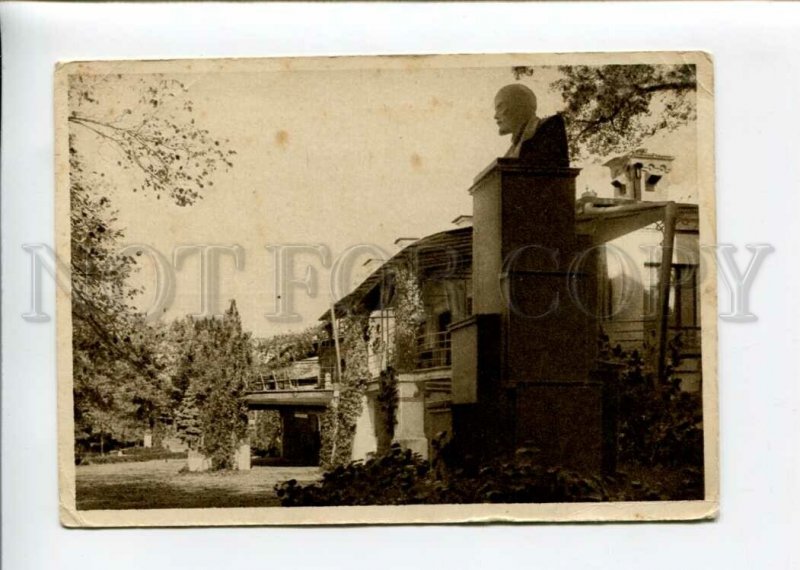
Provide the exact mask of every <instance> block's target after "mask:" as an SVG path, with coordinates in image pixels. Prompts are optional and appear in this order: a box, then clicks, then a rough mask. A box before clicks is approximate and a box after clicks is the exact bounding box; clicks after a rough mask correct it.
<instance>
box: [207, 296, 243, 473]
mask: <svg viewBox="0 0 800 570" xmlns="http://www.w3.org/2000/svg"><path fill="white" fill-rule="evenodd" d="M208 323H209V324H211V325H212V326H211V330H212V331H213V335H212V336H214V337H216V342H215V343H214V345H210V346H208V345H207V346H206V347H205V348H206V352H205V357H206V358H205V365H204V374H203V383H204V384H205V386H206V398H205V401H204V403H203V405H202V407H201V408H200V423H201V426H202V430H203V445H202V451H203V453H204V454H205V455H206V456H207V457H209V458H210V459H211V467H212V468H213V469H230V468H232V467H233V463H234V453H235V451H236V449H237V448H238V444H239V442H240V441H241V440H242V438H243V437H244V435H245V433H246V430H247V406H246V404H245V403H244V401H243V400H242V396H243V395H244V391H245V388H246V386H247V382H248V380H249V377H250V375H251V373H252V365H253V357H252V344H251V339H250V334H249V333H245V332H243V331H242V321H241V318H240V317H239V311H238V310H237V308H236V302H235V301H231V304H230V307H229V308H228V310H227V311H225V315H224V316H223V318H222V320H221V321H217V320H215V319H210V320H209V321H208Z"/></svg>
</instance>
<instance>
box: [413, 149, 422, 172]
mask: <svg viewBox="0 0 800 570" xmlns="http://www.w3.org/2000/svg"><path fill="white" fill-rule="evenodd" d="M411 168H413V169H414V170H422V157H421V156H420V155H418V154H417V153H416V152H415V153H414V154H412V155H411Z"/></svg>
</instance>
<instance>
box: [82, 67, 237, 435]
mask: <svg viewBox="0 0 800 570" xmlns="http://www.w3.org/2000/svg"><path fill="white" fill-rule="evenodd" d="M120 85H127V86H128V87H130V89H120V88H119V86H120ZM186 91H187V90H186V88H185V86H184V85H182V84H181V83H180V82H177V81H172V80H167V79H164V78H162V77H160V76H153V77H150V78H144V77H142V76H135V77H134V76H124V77H123V76H121V75H103V76H94V75H80V74H75V75H73V76H71V77H70V89H69V105H70V111H69V117H68V122H69V125H70V131H69V138H68V142H69V166H70V221H71V266H70V274H71V290H72V319H73V330H72V333H73V382H74V416H75V439H76V446H78V447H80V446H86V445H88V444H89V443H93V442H97V441H98V440H99V442H100V445H101V447H102V446H103V441H104V440H121V441H134V440H136V439H137V438H138V437H139V436H141V433H142V431H143V429H147V428H153V427H154V426H156V425H158V422H160V421H161V420H162V419H164V418H165V416H169V415H171V410H172V409H174V408H176V407H177V406H178V404H179V403H180V400H181V399H182V396H183V391H184V390H185V387H184V388H180V389H178V390H175V389H174V387H173V386H172V385H171V382H172V379H173V374H172V372H173V371H174V367H175V365H176V361H175V354H170V349H169V346H170V343H169V340H171V339H170V338H169V337H170V335H171V333H172V331H170V330H166V329H164V328H163V327H159V326H157V325H148V324H146V323H144V321H143V319H142V318H141V316H140V315H138V314H136V312H135V311H134V309H133V308H132V307H131V301H132V300H133V299H134V298H135V296H136V295H137V294H138V293H140V290H138V289H135V288H133V287H131V286H130V285H129V279H130V277H131V276H132V274H133V273H134V271H135V270H136V262H135V260H136V256H137V255H141V252H139V253H137V254H134V255H122V254H120V253H119V251H118V250H119V247H120V243H121V240H122V239H123V238H124V230H123V229H122V228H119V227H118V226H117V217H116V212H115V210H114V209H113V207H112V204H111V201H110V198H109V195H110V194H112V193H113V191H115V188H114V185H113V184H112V182H110V180H111V179H112V178H114V177H113V176H106V174H112V173H115V174H118V173H120V172H122V171H125V170H130V171H132V172H135V173H136V176H135V177H134V179H133V180H132V181H131V188H132V190H133V191H134V192H136V191H138V190H148V191H151V192H152V193H153V194H155V196H156V198H158V199H160V197H161V195H162V194H166V195H168V196H169V197H171V198H172V199H173V200H174V201H175V203H176V204H178V205H181V206H185V205H188V204H191V203H193V202H194V201H195V200H196V199H198V198H200V197H201V193H202V191H203V190H204V189H207V188H208V187H210V186H213V181H212V180H211V177H212V175H213V173H214V172H215V171H216V170H217V169H218V167H225V168H228V167H230V166H232V162H231V161H230V158H229V157H230V155H232V154H234V152H235V151H232V150H225V149H224V146H223V145H224V142H227V141H219V140H213V139H212V138H211V137H210V134H209V133H208V131H205V130H203V129H200V128H198V127H197V126H196V125H195V120H194V118H192V116H191V115H192V113H193V104H192V102H191V101H190V100H189V99H187V98H186ZM120 93H123V94H124V95H122V97H123V98H126V97H127V98H128V99H127V100H126V101H118V100H114V97H119V96H120ZM98 145H102V147H101V146H98ZM107 147H108V148H113V149H116V150H117V151H118V152H119V156H118V160H116V165H114V164H112V163H106V162H104V153H102V152H98V148H107ZM173 352H174V351H173Z"/></svg>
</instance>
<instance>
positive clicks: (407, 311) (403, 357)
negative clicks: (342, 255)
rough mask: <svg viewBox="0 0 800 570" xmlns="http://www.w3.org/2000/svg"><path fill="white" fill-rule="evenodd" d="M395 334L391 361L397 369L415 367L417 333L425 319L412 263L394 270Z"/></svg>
mask: <svg viewBox="0 0 800 570" xmlns="http://www.w3.org/2000/svg"><path fill="white" fill-rule="evenodd" d="M394 283H395V291H394V302H393V303H392V306H393V308H394V327H395V328H394V331H395V332H394V334H395V352H394V362H390V364H391V365H393V366H394V368H395V369H397V371H398V372H407V371H410V370H413V369H414V367H415V364H416V358H417V346H416V343H417V334H418V332H419V327H420V325H422V323H423V322H424V321H425V306H424V304H423V303H422V288H421V287H420V285H419V281H418V280H417V276H416V275H415V273H414V272H413V270H412V269H411V268H410V267H407V266H402V265H401V266H400V267H398V268H397V270H396V271H395V278H394Z"/></svg>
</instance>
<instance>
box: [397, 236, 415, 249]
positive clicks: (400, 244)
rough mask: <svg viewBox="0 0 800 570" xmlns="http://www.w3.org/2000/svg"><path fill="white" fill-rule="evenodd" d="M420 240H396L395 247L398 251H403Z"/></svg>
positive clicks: (401, 238) (411, 238)
mask: <svg viewBox="0 0 800 570" xmlns="http://www.w3.org/2000/svg"><path fill="white" fill-rule="evenodd" d="M417 240H419V238H415V237H399V238H397V239H396V240H394V245H396V246H397V248H398V249H403V248H406V247H408V246H409V245H411V244H412V243H414V242H415V241H417Z"/></svg>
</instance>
